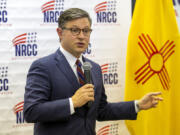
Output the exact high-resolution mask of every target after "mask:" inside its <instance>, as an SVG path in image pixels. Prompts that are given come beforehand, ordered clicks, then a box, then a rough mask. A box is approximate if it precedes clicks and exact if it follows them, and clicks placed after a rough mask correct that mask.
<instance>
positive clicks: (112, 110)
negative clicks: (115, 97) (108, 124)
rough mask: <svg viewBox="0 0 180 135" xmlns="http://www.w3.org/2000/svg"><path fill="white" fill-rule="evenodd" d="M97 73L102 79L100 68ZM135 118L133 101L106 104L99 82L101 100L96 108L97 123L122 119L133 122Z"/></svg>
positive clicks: (103, 90) (105, 97)
mask: <svg viewBox="0 0 180 135" xmlns="http://www.w3.org/2000/svg"><path fill="white" fill-rule="evenodd" d="M99 73H100V76H101V78H102V73H101V70H100V68H99ZM101 80H102V79H101ZM136 117H137V113H136V112H135V106H134V101H129V102H117V103H109V102H107V96H106V94H105V89H104V85H103V81H101V98H100V103H99V107H98V116H97V120H99V121H105V120H122V119H123V120H125V119H131V120H134V119H136Z"/></svg>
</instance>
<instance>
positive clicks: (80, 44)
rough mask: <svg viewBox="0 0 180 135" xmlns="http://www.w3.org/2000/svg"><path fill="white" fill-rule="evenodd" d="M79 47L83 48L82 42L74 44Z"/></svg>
mask: <svg viewBox="0 0 180 135" xmlns="http://www.w3.org/2000/svg"><path fill="white" fill-rule="evenodd" d="M76 44H77V45H78V46H79V47H84V45H85V43H83V42H77V43H76Z"/></svg>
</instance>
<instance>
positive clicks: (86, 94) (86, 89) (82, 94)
mask: <svg viewBox="0 0 180 135" xmlns="http://www.w3.org/2000/svg"><path fill="white" fill-rule="evenodd" d="M88 101H94V86H93V85H92V84H85V85H84V86H82V87H81V88H79V89H78V90H77V91H76V93H75V94H74V95H73V96H72V102H73V106H74V108H77V107H81V106H83V105H84V104H86V103H87V102H88Z"/></svg>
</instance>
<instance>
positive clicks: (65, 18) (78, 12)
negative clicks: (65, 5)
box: [58, 8, 92, 28]
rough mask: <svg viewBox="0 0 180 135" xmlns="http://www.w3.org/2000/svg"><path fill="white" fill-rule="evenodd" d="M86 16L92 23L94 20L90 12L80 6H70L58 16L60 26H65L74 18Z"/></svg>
mask: <svg viewBox="0 0 180 135" xmlns="http://www.w3.org/2000/svg"><path fill="white" fill-rule="evenodd" d="M84 17H86V18H87V19H88V20H89V23H90V25H91V24H92V20H91V18H90V16H89V14H88V13H87V12H86V11H84V10H82V9H80V8H70V9H67V10H65V11H64V12H63V13H62V14H61V15H60V16H59V18H58V27H59V28H63V27H64V25H65V24H66V23H67V22H69V21H72V20H75V19H79V18H84Z"/></svg>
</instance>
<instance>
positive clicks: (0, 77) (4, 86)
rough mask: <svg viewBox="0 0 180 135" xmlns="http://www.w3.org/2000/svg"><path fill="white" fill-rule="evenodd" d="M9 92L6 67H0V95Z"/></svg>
mask: <svg viewBox="0 0 180 135" xmlns="http://www.w3.org/2000/svg"><path fill="white" fill-rule="evenodd" d="M8 90H9V80H8V67H7V66H4V67H0V94H2V93H4V92H7V91H8Z"/></svg>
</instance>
